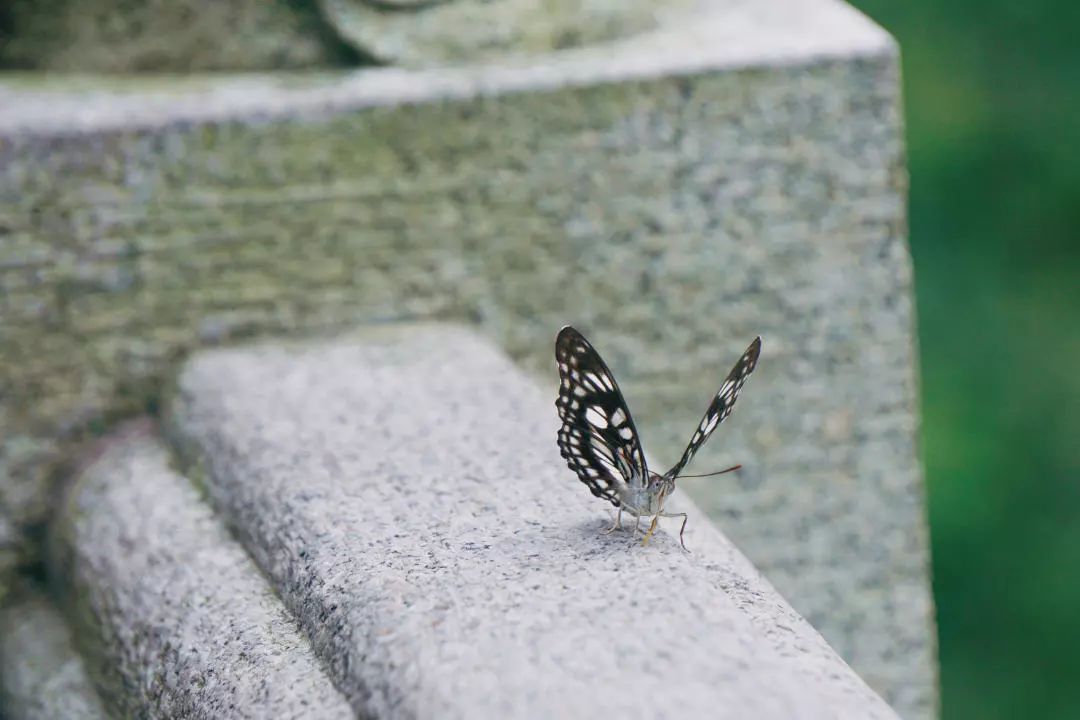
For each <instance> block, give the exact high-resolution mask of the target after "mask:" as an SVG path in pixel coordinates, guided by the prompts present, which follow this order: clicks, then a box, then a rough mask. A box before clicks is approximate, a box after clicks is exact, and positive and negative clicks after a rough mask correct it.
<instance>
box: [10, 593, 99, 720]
mask: <svg viewBox="0 0 1080 720" xmlns="http://www.w3.org/2000/svg"><path fill="white" fill-rule="evenodd" d="M0 716H2V717H4V718H5V719H6V720H57V719H58V718H63V719H64V720H105V718H107V717H108V715H106V713H105V710H104V707H103V706H102V704H101V699H100V698H99V697H98V694H97V691H96V690H95V689H94V686H93V684H92V683H91V682H90V678H89V676H88V675H87V673H86V666H85V665H84V663H83V660H82V658H81V657H80V656H79V654H78V653H77V652H76V651H75V647H74V645H73V644H72V641H71V633H70V632H69V631H68V628H67V625H66V624H65V623H64V618H63V617H62V616H61V615H60V613H59V612H58V611H57V610H56V608H54V607H53V605H52V603H51V602H50V601H49V600H48V599H47V598H46V597H45V596H44V595H43V594H41V593H39V592H36V591H33V590H21V591H20V592H19V594H18V595H17V596H16V597H15V598H14V599H13V600H12V601H11V602H10V603H9V604H8V605H7V606H5V607H3V609H0Z"/></svg>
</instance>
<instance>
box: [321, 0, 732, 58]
mask: <svg viewBox="0 0 1080 720" xmlns="http://www.w3.org/2000/svg"><path fill="white" fill-rule="evenodd" d="M699 4H702V5H706V4H708V3H699ZM712 4H716V2H715V0H713V3H712ZM319 5H320V7H321V8H322V10H323V14H324V16H325V17H326V19H327V20H328V21H329V22H330V23H331V24H332V25H333V26H334V28H335V29H336V30H337V31H338V33H339V34H340V35H341V37H343V38H345V39H347V40H349V41H350V42H352V44H353V45H354V46H355V47H356V48H357V49H358V50H360V51H362V52H363V53H364V54H365V55H372V56H374V57H377V58H379V59H380V60H382V61H383V62H386V63H389V64H392V65H405V66H414V67H416V66H425V65H427V66H434V65H440V64H445V63H458V64H460V63H462V62H476V61H478V60H481V59H484V58H487V59H491V60H496V59H498V58H500V57H504V56H506V55H520V54H540V53H547V52H550V51H552V50H561V49H566V48H570V47H579V46H584V45H591V44H597V43H604V42H610V41H613V40H617V39H623V38H626V37H629V36H633V35H639V34H642V33H645V32H649V31H652V30H656V29H657V28H658V27H659V26H660V25H661V24H662V18H663V17H665V16H666V17H667V19H668V21H669V22H672V21H675V22H677V21H678V20H681V19H682V18H678V19H675V18H670V16H672V15H678V14H679V12H680V11H686V10H687V9H688V8H689V7H690V6H692V5H694V3H693V2H692V1H691V0H669V1H668V2H659V1H658V0H585V1H584V2H583V1H582V0H543V1H542V2H537V0H499V2H490V1H489V0H488V1H485V0H435V2H423V3H413V4H412V6H411V7H402V5H400V4H399V5H392V4H391V3H383V2H372V0H319Z"/></svg>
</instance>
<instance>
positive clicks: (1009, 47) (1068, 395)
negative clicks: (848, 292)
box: [854, 0, 1080, 720]
mask: <svg viewBox="0 0 1080 720" xmlns="http://www.w3.org/2000/svg"><path fill="white" fill-rule="evenodd" d="M854 5H855V6H856V7H858V8H860V9H861V10H862V11H863V12H865V13H866V14H867V15H869V16H870V17H872V18H874V20H876V21H877V22H878V23H879V24H881V25H883V26H884V27H885V28H887V29H888V30H889V31H890V32H891V33H892V34H893V35H894V36H895V37H896V38H897V40H898V41H899V43H900V48H901V53H902V58H903V69H904V92H905V102H906V118H907V139H908V153H909V162H910V170H911V247H912V253H913V254H914V257H915V269H916V283H917V293H918V296H917V297H918V304H919V339H920V343H921V355H922V384H923V430H922V443H923V453H924V457H925V462H926V472H927V487H928V494H929V505H930V527H931V533H932V543H933V562H934V594H935V596H936V600H937V612H938V628H939V636H940V652H941V685H942V711H943V712H942V715H943V717H944V718H947V719H948V720H960V719H961V718H1080V4H1078V3H1076V2H1061V1H1056V0H1043V1H1041V2H1023V0H1008V1H1007V0H979V1H978V2H976V1H974V0H958V1H957V0H954V1H953V2H941V0H906V1H904V2H898V1H897V0H854Z"/></svg>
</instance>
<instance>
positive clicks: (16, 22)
mask: <svg viewBox="0 0 1080 720" xmlns="http://www.w3.org/2000/svg"><path fill="white" fill-rule="evenodd" d="M4 6H5V7H4V8H3V10H2V11H0V12H2V13H3V17H2V18H0V19H2V20H4V21H6V22H4V24H3V26H0V67H7V68H19V69H35V70H48V71H53V72H77V73H86V72H148V71H149V72H191V71H194V70H276V69H286V68H311V67H340V66H342V65H344V64H347V63H350V62H352V61H353V60H354V56H353V55H354V54H353V53H352V52H351V51H347V50H346V49H345V47H344V46H343V44H342V43H341V41H340V40H339V39H338V38H337V36H336V34H335V33H334V32H333V31H332V30H331V29H330V28H329V27H328V26H327V25H326V24H325V23H324V21H323V19H322V16H321V15H320V13H319V11H318V9H317V7H316V3H315V2H314V0H312V1H311V2H307V1H306V0H289V1H288V2H282V1H280V0H276V1H274V2H266V1H265V0H220V1H215V0H211V1H207V0H169V1H168V2H160V1H159V0H5V2H4Z"/></svg>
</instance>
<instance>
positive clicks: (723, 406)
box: [667, 337, 761, 478]
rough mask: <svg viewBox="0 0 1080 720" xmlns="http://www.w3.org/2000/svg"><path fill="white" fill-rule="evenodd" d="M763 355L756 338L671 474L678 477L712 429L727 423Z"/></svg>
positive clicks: (714, 401)
mask: <svg viewBox="0 0 1080 720" xmlns="http://www.w3.org/2000/svg"><path fill="white" fill-rule="evenodd" d="M760 354H761V338H760V337H757V338H754V342H752V343H750V347H748V348H746V352H744V353H743V355H742V357H741V358H739V362H737V363H735V367H733V368H731V372H729V373H728V376H727V379H726V380H724V384H723V385H721V386H720V389H719V390H717V391H716V397H714V398H713V401H712V403H711V404H710V405H709V409H708V410H706V411H705V417H703V418H701V423H700V424H699V425H698V428H697V430H695V431H694V437H692V438H690V444H689V445H687V446H686V450H685V451H684V452H683V455H682V458H680V459H679V462H677V463H675V466H674V467H673V468H671V469H670V470H668V471H667V476H668V477H671V478H674V477H677V476H678V474H679V473H681V472H682V470H683V468H684V467H686V464H687V463H688V462H690V459H691V458H692V457H694V453H696V452H697V451H698V449H699V448H700V447H701V446H702V444H703V443H704V442H705V441H706V440H707V439H708V438H709V435H711V434H712V431H713V430H715V429H716V426H717V425H719V424H720V423H722V422H724V420H725V419H727V416H728V415H730V414H731V409H732V408H733V407H735V401H736V400H737V399H738V398H739V391H741V390H742V387H743V385H744V384H745V383H746V378H748V377H749V376H750V373H752V372H754V368H755V367H757V361H758V355H760Z"/></svg>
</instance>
